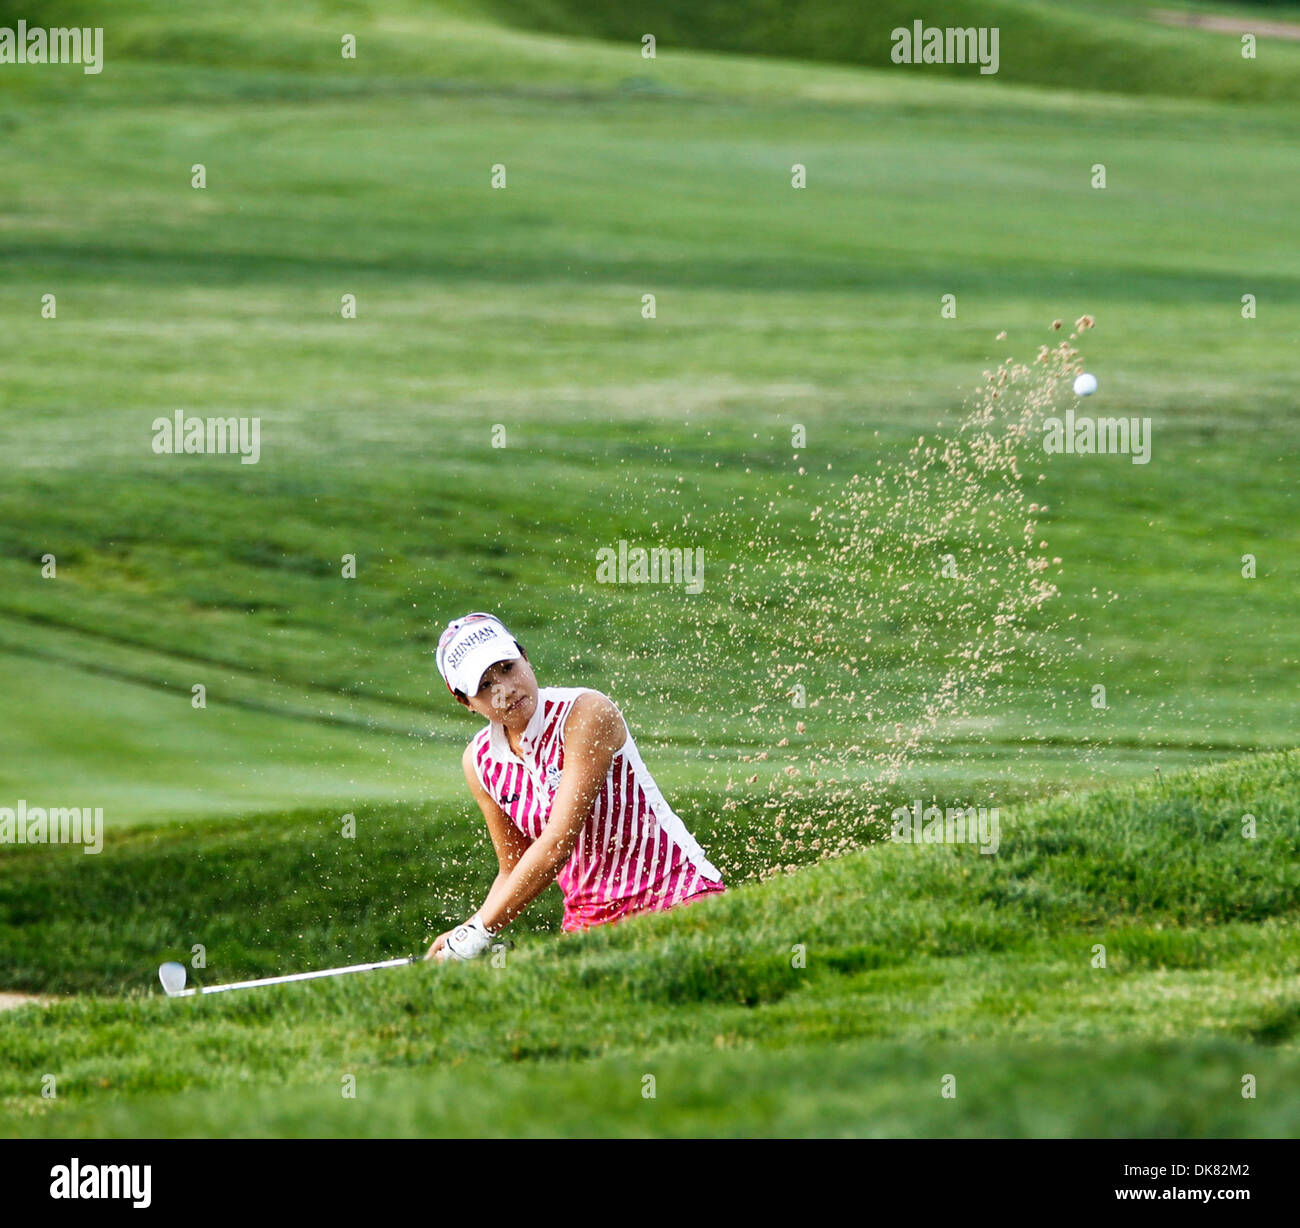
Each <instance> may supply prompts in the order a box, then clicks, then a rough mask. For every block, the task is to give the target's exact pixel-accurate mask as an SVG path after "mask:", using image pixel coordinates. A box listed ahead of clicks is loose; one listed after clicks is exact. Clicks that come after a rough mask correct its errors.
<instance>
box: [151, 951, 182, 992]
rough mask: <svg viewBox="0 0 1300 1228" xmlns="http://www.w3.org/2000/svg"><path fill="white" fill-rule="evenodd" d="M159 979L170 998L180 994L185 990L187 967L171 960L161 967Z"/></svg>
mask: <svg viewBox="0 0 1300 1228" xmlns="http://www.w3.org/2000/svg"><path fill="white" fill-rule="evenodd" d="M158 979H159V980H160V981H161V982H162V987H163V988H164V989H165V990H166V991H167V996H168V997H171V996H172V995H174V994H178V993H180V991H181V990H182V989H184V988H185V965H184V964H178V963H177V962H176V961H175V960H169V961H168V962H167V963H165V964H162V965H161V966H160V967H159V969H158Z"/></svg>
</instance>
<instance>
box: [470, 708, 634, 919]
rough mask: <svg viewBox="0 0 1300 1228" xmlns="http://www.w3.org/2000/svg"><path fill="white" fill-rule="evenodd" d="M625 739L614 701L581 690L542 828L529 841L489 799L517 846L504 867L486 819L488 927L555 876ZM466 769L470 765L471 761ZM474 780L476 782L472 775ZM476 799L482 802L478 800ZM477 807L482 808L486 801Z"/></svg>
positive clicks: (512, 916)
mask: <svg viewBox="0 0 1300 1228" xmlns="http://www.w3.org/2000/svg"><path fill="white" fill-rule="evenodd" d="M626 741H627V726H626V725H625V724H624V723H623V718H622V716H621V715H620V714H619V711H618V709H617V708H616V707H615V706H614V704H613V703H612V702H611V701H610V700H609V699H607V698H606V697H605V696H604V695H599V694H597V693H596V692H594V691H584V692H583V693H582V694H581V695H579V696H578V698H577V699H576V700H575V701H574V704H573V707H572V708H571V709H570V711H569V715H568V717H567V718H565V722H564V771H563V773H562V774H561V776H560V784H559V787H558V788H557V789H556V790H555V800H554V801H553V802H552V803H551V817H550V818H549V819H547V821H546V826H545V827H544V828H543V829H542V834H541V835H540V836H538V837H537V839H536V840H534V841H532V842H531V843H529V841H528V840H527V839H525V838H524V836H523V835H522V834H520V833H518V830H517V829H516V828H514V827H513V826H512V825H510V823H509V820H508V819H506V818H505V816H504V815H503V814H501V811H500V807H497V806H496V804H495V803H493V808H494V809H496V811H497V813H498V814H500V815H501V820H502V821H503V822H504V823H506V825H507V826H509V827H510V833H508V834H513V835H517V836H518V839H519V841H520V843H521V844H522V845H523V851H522V852H519V853H516V852H515V850H517V849H518V848H519V846H518V845H515V844H511V845H510V846H509V850H510V852H511V860H510V863H509V866H508V867H507V861H506V859H505V858H502V855H501V850H502V848H503V846H504V841H503V842H501V843H499V842H498V838H497V834H496V832H495V831H493V829H492V823H493V820H492V819H491V818H489V819H488V830H489V831H491V832H492V842H493V844H495V845H496V847H497V857H498V859H499V860H500V863H501V873H500V874H498V875H497V881H496V882H495V883H493V885H492V890H491V891H490V892H488V898H487V900H486V901H485V902H484V904H483V907H482V908H481V909H480V910H479V915H480V916H481V917H482V919H483V924H484V925H486V926H487V927H488V929H490V930H499V929H501V927H502V926H504V925H507V924H509V923H510V922H511V921H513V920H514V919H515V918H516V917H517V916H518V915H519V914H520V913H521V912H523V911H524V909H526V908H527V907H528V905H529V904H531V903H532V902H533V901H534V900H535V899H536V898H537V897H538V896H539V895H541V893H542V892H543V891H545V890H546V888H547V887H548V886H549V885H550V884H551V883H552V882H553V881H554V880H555V876H556V875H557V874H558V873H559V872H560V868H561V867H562V866H563V865H564V863H565V862H566V861H568V860H569V857H570V855H571V854H572V853H573V848H574V845H575V844H577V842H578V835H579V833H580V832H581V831H582V826H583V824H584V823H585V822H586V821H587V817H588V815H590V814H591V808H592V806H593V805H594V804H595V801H596V795H597V794H598V793H599V792H600V790H601V786H602V785H603V784H604V783H605V777H606V776H607V775H608V774H609V768H610V764H611V763H612V762H613V759H614V753H615V752H616V751H617V750H619V749H620V748H621V747H622V745H623V743H624V742H626ZM470 771H471V772H472V771H473V765H472V764H471V765H470ZM474 784H475V785H477V784H478V780H477V778H476V779H475V780H474ZM472 787H473V786H471V788H472ZM488 800H489V801H491V799H490V798H489V799H488ZM479 805H480V806H482V805H483V803H482V801H480V802H479ZM483 812H484V814H485V815H486V814H487V808H486V807H484V811H483Z"/></svg>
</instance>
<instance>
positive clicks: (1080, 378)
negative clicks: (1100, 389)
mask: <svg viewBox="0 0 1300 1228" xmlns="http://www.w3.org/2000/svg"><path fill="white" fill-rule="evenodd" d="M1096 391H1097V377H1096V376H1095V375H1090V374H1089V373H1088V372H1087V371H1085V372H1084V373H1083V374H1082V375H1076V376H1075V378H1074V395H1075V396H1076V397H1090V396H1092V394H1093V393H1094V392H1096Z"/></svg>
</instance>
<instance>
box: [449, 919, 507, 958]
mask: <svg viewBox="0 0 1300 1228" xmlns="http://www.w3.org/2000/svg"><path fill="white" fill-rule="evenodd" d="M495 937H496V935H495V934H494V933H493V932H492V931H491V930H489V929H488V928H487V926H486V925H484V924H483V922H482V920H481V919H480V918H479V915H478V913H475V914H474V915H473V916H472V917H471V918H470V919H469V920H468V921H466V922H465V924H464V925H458V926H457V927H456V928H455V929H454V930H453V931H452V935H451V937H450V938H448V939H447V941H446V942H444V943H443V944H442V949H441V950H440V951H439V952H438V958H439V959H473V958H475V956H478V955H482V954H483V952H484V951H486V950H487V949H488V947H490V946H491V945H492V939H493V938H495Z"/></svg>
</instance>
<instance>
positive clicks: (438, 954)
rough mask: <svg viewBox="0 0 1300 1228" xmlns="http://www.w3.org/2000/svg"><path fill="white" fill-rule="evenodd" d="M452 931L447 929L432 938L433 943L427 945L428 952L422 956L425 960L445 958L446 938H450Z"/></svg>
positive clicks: (453, 931)
mask: <svg viewBox="0 0 1300 1228" xmlns="http://www.w3.org/2000/svg"><path fill="white" fill-rule="evenodd" d="M454 933H455V930H447V931H446V932H445V933H442V934H439V935H438V936H437V938H435V939H434V940H433V944H432V945H431V946H430V947H429V952H428V954H427V955H425V957H424V958H425V959H426V960H430V959H437V960H442V959H446V953H445V948H446V946H447V939H448V938H450V937H451V936H452V934H454Z"/></svg>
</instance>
